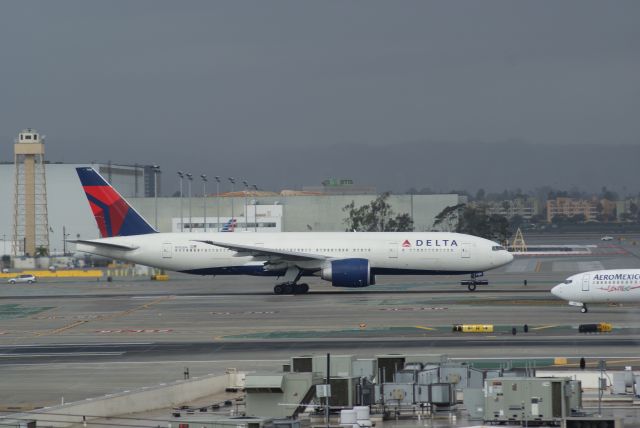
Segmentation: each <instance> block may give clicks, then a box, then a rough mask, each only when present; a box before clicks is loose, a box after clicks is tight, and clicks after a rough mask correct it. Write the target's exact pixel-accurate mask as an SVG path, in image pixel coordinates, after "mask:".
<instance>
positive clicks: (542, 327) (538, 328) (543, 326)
mask: <svg viewBox="0 0 640 428" xmlns="http://www.w3.org/2000/svg"><path fill="white" fill-rule="evenodd" d="M553 327H558V326H557V325H541V326H540V327H533V328H530V329H529V330H546V329H547V328H553Z"/></svg>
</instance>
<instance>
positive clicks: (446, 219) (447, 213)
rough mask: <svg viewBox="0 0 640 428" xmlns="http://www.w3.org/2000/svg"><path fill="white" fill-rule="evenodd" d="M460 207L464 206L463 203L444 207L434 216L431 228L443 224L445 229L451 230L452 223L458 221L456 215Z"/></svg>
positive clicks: (452, 228) (452, 227)
mask: <svg viewBox="0 0 640 428" xmlns="http://www.w3.org/2000/svg"><path fill="white" fill-rule="evenodd" d="M462 207H464V204H457V205H452V206H448V207H445V209H443V210H442V211H440V213H438V215H437V216H436V217H435V219H434V222H433V228H434V229H437V228H438V227H441V226H444V230H445V231H447V232H451V231H453V230H454V224H455V223H456V222H457V221H458V216H459V214H460V210H461V209H462Z"/></svg>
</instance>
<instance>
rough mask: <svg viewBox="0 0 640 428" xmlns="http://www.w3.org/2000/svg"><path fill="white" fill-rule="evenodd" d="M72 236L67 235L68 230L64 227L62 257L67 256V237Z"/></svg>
mask: <svg viewBox="0 0 640 428" xmlns="http://www.w3.org/2000/svg"><path fill="white" fill-rule="evenodd" d="M69 235H71V234H70V233H67V228H66V227H65V226H62V255H63V256H66V255H67V236H69Z"/></svg>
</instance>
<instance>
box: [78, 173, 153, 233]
mask: <svg viewBox="0 0 640 428" xmlns="http://www.w3.org/2000/svg"><path fill="white" fill-rule="evenodd" d="M76 172H77V173H78V177H79V178H80V183H82V188H83V189H84V193H85V194H86V196H87V199H88V200H89V205H90V206H91V211H92V212H93V215H94V217H95V218H96V223H98V229H100V236H101V237H103V238H107V237H111V236H130V235H144V234H147V233H155V232H156V231H155V229H154V228H153V227H151V225H149V223H147V222H146V220H145V219H144V218H142V216H141V215H140V214H138V212H137V211H136V210H134V209H133V208H132V207H131V206H130V205H129V204H128V203H127V201H125V200H124V198H123V197H122V196H120V194H119V193H118V192H117V191H116V190H115V189H114V188H113V187H111V185H110V184H109V183H107V181H106V180H105V179H104V178H102V176H101V175H100V174H98V172H97V171H96V170H94V169H93V168H90V167H83V168H76Z"/></svg>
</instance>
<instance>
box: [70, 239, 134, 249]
mask: <svg viewBox="0 0 640 428" xmlns="http://www.w3.org/2000/svg"><path fill="white" fill-rule="evenodd" d="M67 242H71V243H74V244H85V245H93V246H94V247H102V248H110V249H112V250H121V251H131V250H135V249H137V248H139V247H138V246H137V245H127V244H114V243H111V242H103V241H90V240H86V239H78V240H75V241H67Z"/></svg>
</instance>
